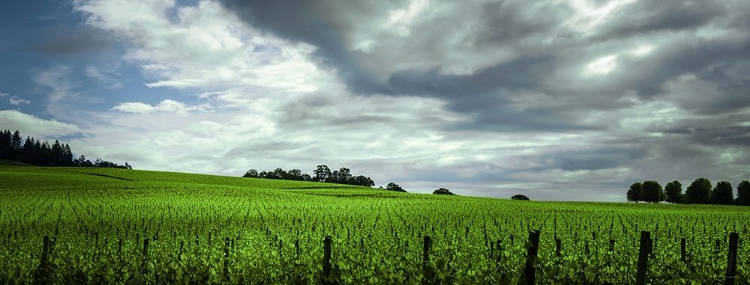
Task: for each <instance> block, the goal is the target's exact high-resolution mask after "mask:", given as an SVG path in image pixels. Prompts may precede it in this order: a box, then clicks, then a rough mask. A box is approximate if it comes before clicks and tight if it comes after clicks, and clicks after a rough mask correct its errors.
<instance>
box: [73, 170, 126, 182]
mask: <svg viewBox="0 0 750 285" xmlns="http://www.w3.org/2000/svg"><path fill="white" fill-rule="evenodd" d="M79 173H83V174H88V175H94V176H99V177H106V178H112V179H117V180H123V181H135V180H133V179H129V178H122V177H117V176H112V175H106V174H99V173H90V172H79Z"/></svg>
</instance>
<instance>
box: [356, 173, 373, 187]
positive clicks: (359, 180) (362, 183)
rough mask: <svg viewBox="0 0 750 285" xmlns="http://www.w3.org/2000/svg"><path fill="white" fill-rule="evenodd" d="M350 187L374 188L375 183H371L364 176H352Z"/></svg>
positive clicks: (370, 180) (368, 178)
mask: <svg viewBox="0 0 750 285" xmlns="http://www.w3.org/2000/svg"><path fill="white" fill-rule="evenodd" d="M350 185H357V186H365V187H372V186H375V181H372V179H370V177H367V176H364V175H357V176H354V178H353V183H350Z"/></svg>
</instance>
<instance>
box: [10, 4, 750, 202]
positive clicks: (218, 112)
mask: <svg viewBox="0 0 750 285" xmlns="http://www.w3.org/2000/svg"><path fill="white" fill-rule="evenodd" d="M0 34H1V35H2V36H0V129H11V130H16V129H18V130H20V131H21V133H22V134H23V135H24V137H25V136H27V135H28V136H33V137H36V138H41V139H50V140H54V139H60V140H61V141H63V142H67V143H69V144H70V146H71V148H72V149H73V151H74V152H75V154H76V155H81V154H83V155H85V156H86V157H87V158H90V159H91V160H93V159H94V158H97V157H100V158H103V159H106V160H109V161H113V162H116V163H124V162H128V163H129V164H131V165H133V167H134V168H136V169H146V170H165V171H179V172H193V173H208V174H218V175H228V176H241V175H243V174H244V173H245V172H246V171H247V170H249V169H251V168H254V169H258V170H272V169H275V168H277V167H281V168H283V169H293V168H298V169H301V170H302V171H303V172H307V173H312V171H313V169H314V168H315V167H316V166H317V165H319V164H325V165H328V166H329V167H330V168H331V169H338V168H340V167H348V168H350V169H351V172H352V174H355V175H356V174H364V175H367V176H370V177H371V178H372V179H373V180H374V181H375V183H376V185H377V186H380V185H383V186H385V185H386V184H388V183H389V182H395V183H397V184H399V185H400V186H401V187H403V188H404V189H406V190H407V191H409V192H425V193H426V192H431V191H432V190H434V189H437V188H441V187H444V188H448V189H451V190H452V191H453V192H454V193H457V194H460V195H471V196H483V197H499V198H509V197H510V196H512V195H514V194H524V195H526V196H528V197H529V198H531V199H532V200H577V201H625V192H626V191H627V189H628V186H629V185H630V184H632V183H633V182H636V181H644V180H656V181H659V182H660V183H662V185H664V184H666V183H667V182H669V181H672V180H679V181H680V182H682V184H683V185H684V187H686V186H687V185H689V184H690V182H691V181H693V180H694V179H696V178H698V177H706V178H709V179H710V180H711V181H712V182H714V183H715V182H717V181H721V180H726V181H729V182H731V183H732V184H733V185H736V184H738V183H739V182H740V181H742V180H748V179H750V167H747V166H748V164H749V163H750V1H746V0H721V1H681V0H660V1H646V0H617V1H603V0H539V1H521V0H507V1H498V0H491V1H485V0H467V1H448V0H411V1H409V0H398V1H396V0H377V1H374V0H373V1H338V0H275V1H241V0H200V1H195V0H192V1H176V0H141V1H131V0H73V1H59V0H38V1H11V2H9V3H7V4H6V5H4V8H3V9H2V12H0Z"/></svg>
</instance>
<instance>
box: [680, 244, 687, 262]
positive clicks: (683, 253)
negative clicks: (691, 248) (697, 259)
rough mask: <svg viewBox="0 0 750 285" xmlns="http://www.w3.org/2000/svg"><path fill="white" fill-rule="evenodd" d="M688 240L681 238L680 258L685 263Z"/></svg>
mask: <svg viewBox="0 0 750 285" xmlns="http://www.w3.org/2000/svg"><path fill="white" fill-rule="evenodd" d="M686 242H687V241H686V240H685V238H681V239H680V260H682V263H685V261H686V260H685V243H686Z"/></svg>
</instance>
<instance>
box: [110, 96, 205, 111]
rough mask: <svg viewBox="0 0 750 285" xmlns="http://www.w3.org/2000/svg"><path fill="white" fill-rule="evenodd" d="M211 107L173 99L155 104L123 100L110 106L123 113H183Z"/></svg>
mask: <svg viewBox="0 0 750 285" xmlns="http://www.w3.org/2000/svg"><path fill="white" fill-rule="evenodd" d="M210 109H211V105H209V104H201V105H198V106H187V105H185V103H182V102H177V101H174V100H170V99H167V100H164V101H161V102H160V103H159V104H157V105H154V106H152V105H149V104H146V103H141V102H125V103H120V104H118V105H117V106H114V107H112V110H116V111H120V112H125V113H135V114H147V113H152V112H167V113H178V114H185V113H187V112H192V111H202V112H206V111H209V110H210Z"/></svg>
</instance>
